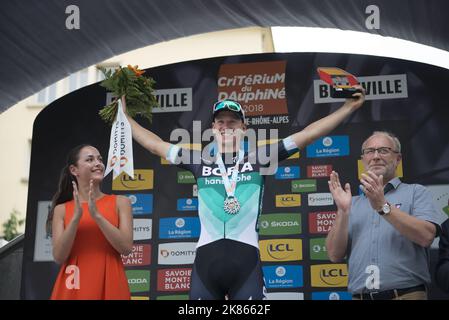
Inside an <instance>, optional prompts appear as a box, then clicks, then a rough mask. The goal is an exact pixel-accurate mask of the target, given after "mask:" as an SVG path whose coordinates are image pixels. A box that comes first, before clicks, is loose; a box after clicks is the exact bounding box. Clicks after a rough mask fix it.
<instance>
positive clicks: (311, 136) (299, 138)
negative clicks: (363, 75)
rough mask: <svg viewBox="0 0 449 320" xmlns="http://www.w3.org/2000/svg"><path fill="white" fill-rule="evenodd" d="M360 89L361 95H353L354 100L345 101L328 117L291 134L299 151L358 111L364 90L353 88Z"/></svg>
mask: <svg viewBox="0 0 449 320" xmlns="http://www.w3.org/2000/svg"><path fill="white" fill-rule="evenodd" d="M354 88H357V89H360V90H361V91H362V93H355V94H353V96H354V97H355V98H356V99H346V102H345V103H344V104H343V106H341V107H340V109H338V110H337V111H335V112H333V113H331V114H330V115H328V116H326V117H324V118H321V119H320V120H317V121H315V122H313V123H311V124H310V125H308V126H307V127H305V128H304V129H303V130H301V131H300V132H297V133H295V134H293V135H292V136H291V137H292V139H293V141H294V142H295V144H296V146H297V147H298V148H299V149H303V148H304V147H305V146H307V145H309V144H310V143H312V142H313V141H315V140H316V139H318V138H319V137H321V136H323V135H326V134H328V133H329V132H331V131H332V130H333V129H335V128H336V127H337V126H338V125H339V124H340V123H341V122H342V121H343V120H344V119H346V117H348V116H349V115H350V114H351V113H353V112H354V111H355V110H357V109H359V108H360V107H361V106H362V104H363V102H364V101H365V90H364V89H363V87H362V86H354Z"/></svg>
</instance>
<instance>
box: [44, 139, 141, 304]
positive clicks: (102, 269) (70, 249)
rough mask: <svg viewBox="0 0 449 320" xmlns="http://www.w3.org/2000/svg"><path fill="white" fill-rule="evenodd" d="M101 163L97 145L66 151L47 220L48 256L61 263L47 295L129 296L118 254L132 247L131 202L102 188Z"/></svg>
mask: <svg viewBox="0 0 449 320" xmlns="http://www.w3.org/2000/svg"><path fill="white" fill-rule="evenodd" d="M104 170H105V167H104V164H103V160H102V157H101V155H100V153H99V152H98V150H97V149H96V148H94V147H92V146H90V145H80V146H78V147H76V148H74V149H72V151H71V152H70V153H69V156H68V159H67V165H66V166H65V167H64V169H63V171H62V173H61V177H60V181H59V188H58V191H57V192H56V194H55V196H54V197H53V203H52V210H51V211H50V215H49V218H48V221H47V226H51V233H52V240H53V257H54V259H55V261H56V262H57V263H59V264H62V266H61V270H60V272H59V274H58V277H57V279H56V282H55V285H54V287H53V292H52V294H51V299H52V300H53V299H54V300H60V299H70V300H79V299H81V300H86V299H96V300H106V299H114V300H119V299H120V300H121V299H127V300H129V299H130V293H129V287H128V280H127V278H126V274H125V270H124V267H123V263H122V260H121V257H120V254H124V255H128V254H129V253H130V252H131V250H132V244H133V226H132V214H131V204H130V201H129V199H128V198H126V197H124V196H115V195H106V194H104V193H102V192H101V190H100V184H101V182H102V180H103V174H104Z"/></svg>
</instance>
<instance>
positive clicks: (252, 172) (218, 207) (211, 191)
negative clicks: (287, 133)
mask: <svg viewBox="0 0 449 320" xmlns="http://www.w3.org/2000/svg"><path fill="white" fill-rule="evenodd" d="M263 149H264V151H265V153H264V157H265V156H267V158H269V159H271V161H270V162H267V163H263V162H264V159H265V158H263V157H262V156H260V155H259V152H257V150H256V151H251V152H246V153H245V155H244V157H243V160H242V161H241V162H240V164H239V168H238V170H239V173H238V176H237V188H236V190H235V197H236V198H237V199H238V202H239V203H240V210H239V212H238V213H237V214H235V215H231V214H229V213H226V212H225V211H224V209H223V203H224V200H225V198H226V191H225V188H224V185H223V179H222V177H221V174H220V170H219V168H218V165H217V163H216V162H215V160H214V159H215V158H216V157H215V158H214V157H212V158H211V159H206V158H204V157H202V156H201V152H199V151H192V150H189V149H181V148H180V147H178V146H176V145H171V147H170V149H169V151H168V153H167V160H168V161H170V162H171V163H173V164H177V165H178V166H180V167H182V168H184V169H187V170H189V171H191V172H192V173H193V175H194V176H195V178H196V181H197V184H198V215H199V218H200V223H201V233H200V238H199V240H198V244H197V247H201V246H203V245H205V244H208V243H211V242H214V241H217V240H220V239H231V240H235V241H239V242H243V243H247V244H249V245H252V246H254V247H256V248H258V247H259V245H258V229H257V220H258V217H259V215H260V213H261V210H262V196H263V187H264V175H261V171H262V172H263V170H262V169H263V168H265V169H266V168H267V167H269V166H270V164H271V163H272V162H273V161H275V160H276V159H277V160H278V161H281V160H284V159H286V158H288V157H289V156H290V155H292V154H293V153H295V152H297V151H298V149H297V147H296V145H295V143H294V141H293V139H292V138H291V137H288V138H286V139H283V140H281V141H279V142H278V143H277V144H273V145H269V146H266V147H264V148H263ZM183 153H188V154H189V157H188V158H190V160H191V161H190V163H180V159H182V155H183ZM223 158H225V159H226V156H224V157H223ZM235 158H236V157H234V162H235V161H236V159H235ZM194 159H200V160H201V161H197V162H199V163H196V164H195V163H192V162H194V161H193V160H194ZM234 166H235V163H229V162H228V163H226V161H225V167H226V169H227V170H228V174H230V173H231V171H232V169H233V167H234Z"/></svg>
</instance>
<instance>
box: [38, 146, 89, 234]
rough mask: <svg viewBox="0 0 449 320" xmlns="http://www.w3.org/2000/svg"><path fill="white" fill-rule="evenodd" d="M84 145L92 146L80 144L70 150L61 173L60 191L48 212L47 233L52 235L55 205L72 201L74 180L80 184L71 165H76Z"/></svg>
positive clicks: (53, 199) (54, 197)
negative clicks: (72, 172)
mask: <svg viewBox="0 0 449 320" xmlns="http://www.w3.org/2000/svg"><path fill="white" fill-rule="evenodd" d="M84 147H91V145H90V144H80V145H79V146H76V147H75V148H73V149H72V150H70V151H69V154H68V155H67V161H66V165H65V166H64V168H62V170H61V174H60V175H59V183H58V191H56V193H55V194H54V196H53V198H52V200H51V208H50V211H49V213H48V217H47V223H46V231H47V235H49V236H51V233H52V230H51V226H52V223H53V214H54V211H55V207H56V206H57V205H58V204H61V203H64V202H67V201H70V200H72V199H73V186H72V181H75V183H76V184H77V185H78V181H77V180H76V177H75V176H73V175H72V174H71V173H70V166H71V165H74V166H76V163H77V162H78V160H79V154H80V151H81V149H83V148H84Z"/></svg>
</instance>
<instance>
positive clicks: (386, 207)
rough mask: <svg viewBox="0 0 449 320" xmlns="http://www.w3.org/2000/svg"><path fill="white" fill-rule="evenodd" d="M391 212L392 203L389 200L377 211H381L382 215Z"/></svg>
mask: <svg viewBox="0 0 449 320" xmlns="http://www.w3.org/2000/svg"><path fill="white" fill-rule="evenodd" d="M390 212H391V205H390V204H389V203H388V202H387V203H385V204H384V205H383V206H382V208H381V209H380V211H377V213H379V214H380V215H381V216H386V215H389V214H390Z"/></svg>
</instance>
